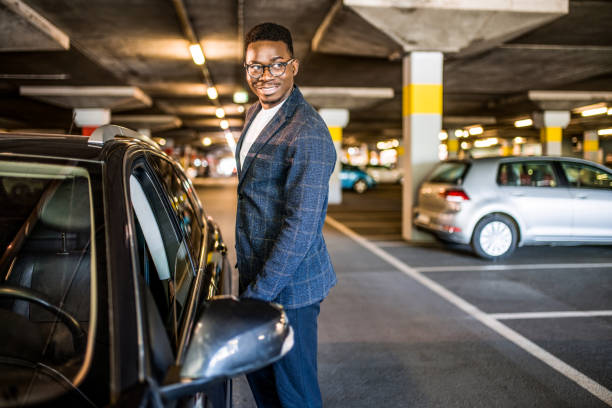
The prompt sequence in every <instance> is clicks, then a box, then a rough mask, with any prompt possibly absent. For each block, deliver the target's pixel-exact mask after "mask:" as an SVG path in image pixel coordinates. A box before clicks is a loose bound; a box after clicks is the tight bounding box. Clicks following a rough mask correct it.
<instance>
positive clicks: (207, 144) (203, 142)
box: [202, 137, 212, 146]
mask: <svg viewBox="0 0 612 408" xmlns="http://www.w3.org/2000/svg"><path fill="white" fill-rule="evenodd" d="M202 144H203V145H204V146H210V145H211V144H212V140H211V139H210V137H205V138H204V139H202Z"/></svg>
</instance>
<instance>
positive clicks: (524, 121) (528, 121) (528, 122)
mask: <svg viewBox="0 0 612 408" xmlns="http://www.w3.org/2000/svg"><path fill="white" fill-rule="evenodd" d="M531 125H533V120H531V119H521V120H517V121H516V122H514V126H515V127H526V126H531Z"/></svg>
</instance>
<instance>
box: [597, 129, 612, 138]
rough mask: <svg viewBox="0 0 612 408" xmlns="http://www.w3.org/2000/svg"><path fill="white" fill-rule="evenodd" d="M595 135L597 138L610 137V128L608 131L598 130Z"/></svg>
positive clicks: (611, 131) (611, 133) (611, 132)
mask: <svg viewBox="0 0 612 408" xmlns="http://www.w3.org/2000/svg"><path fill="white" fill-rule="evenodd" d="M597 134H598V135H599V136H610V135H612V128H610V129H599V130H598V131H597Z"/></svg>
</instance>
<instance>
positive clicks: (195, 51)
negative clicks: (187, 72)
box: [189, 44, 206, 65]
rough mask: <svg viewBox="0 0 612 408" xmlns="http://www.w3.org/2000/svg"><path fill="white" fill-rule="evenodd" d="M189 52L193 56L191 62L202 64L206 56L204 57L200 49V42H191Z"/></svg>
mask: <svg viewBox="0 0 612 408" xmlns="http://www.w3.org/2000/svg"><path fill="white" fill-rule="evenodd" d="M189 52H190V53H191V58H193V62H195V64H196V65H203V64H204V62H206V58H204V52H203V51H202V47H201V46H200V44H191V45H190V46H189Z"/></svg>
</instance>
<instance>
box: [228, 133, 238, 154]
mask: <svg viewBox="0 0 612 408" xmlns="http://www.w3.org/2000/svg"><path fill="white" fill-rule="evenodd" d="M225 140H226V141H227V145H228V146H229V148H230V150H231V151H232V154H236V141H235V140H234V135H233V134H232V132H230V131H229V130H226V131H225Z"/></svg>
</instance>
